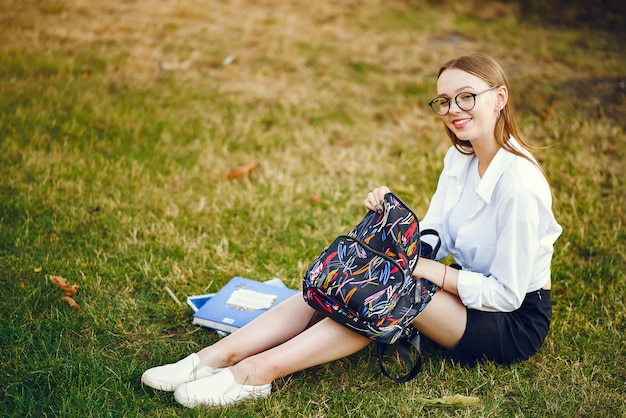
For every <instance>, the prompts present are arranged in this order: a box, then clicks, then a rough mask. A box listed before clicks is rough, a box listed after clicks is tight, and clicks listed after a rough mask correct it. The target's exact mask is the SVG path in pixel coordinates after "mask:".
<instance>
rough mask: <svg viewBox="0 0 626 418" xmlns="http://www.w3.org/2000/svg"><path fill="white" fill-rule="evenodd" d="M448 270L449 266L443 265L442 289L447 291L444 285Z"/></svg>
mask: <svg viewBox="0 0 626 418" xmlns="http://www.w3.org/2000/svg"><path fill="white" fill-rule="evenodd" d="M447 272H448V266H446V265H445V264H444V265H443V281H442V282H441V290H443V291H444V292H445V291H446V290H445V289H444V288H443V287H444V286H445V285H446V273H447Z"/></svg>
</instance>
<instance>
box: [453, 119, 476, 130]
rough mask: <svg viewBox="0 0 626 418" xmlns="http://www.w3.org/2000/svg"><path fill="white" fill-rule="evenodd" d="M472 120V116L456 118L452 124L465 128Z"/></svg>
mask: <svg viewBox="0 0 626 418" xmlns="http://www.w3.org/2000/svg"><path fill="white" fill-rule="evenodd" d="M471 120H472V119H471V118H464V119H455V120H453V121H452V124H453V125H454V127H455V128H463V127H464V126H465V125H467V124H468V123H469V122H470V121H471Z"/></svg>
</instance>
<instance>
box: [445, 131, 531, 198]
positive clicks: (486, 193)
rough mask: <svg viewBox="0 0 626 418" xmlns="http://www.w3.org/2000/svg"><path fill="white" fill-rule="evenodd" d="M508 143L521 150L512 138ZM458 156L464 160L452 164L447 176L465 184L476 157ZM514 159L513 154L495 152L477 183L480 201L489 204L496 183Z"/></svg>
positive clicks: (501, 151) (503, 151)
mask: <svg viewBox="0 0 626 418" xmlns="http://www.w3.org/2000/svg"><path fill="white" fill-rule="evenodd" d="M509 143H510V144H511V146H513V147H514V148H515V149H518V150H521V149H522V148H521V146H520V145H519V143H518V142H517V140H516V139H515V138H513V137H510V138H509ZM522 152H523V151H522ZM459 155H460V156H462V157H464V158H461V159H460V160H461V161H459V162H458V164H454V165H453V166H452V167H450V170H449V171H448V175H449V176H450V177H456V178H457V181H460V182H462V183H465V179H466V178H467V175H468V173H469V168H470V164H471V162H472V160H473V159H474V158H476V156H475V155H471V156H467V155H464V154H461V153H459ZM515 157H516V156H515V155H514V154H513V153H511V152H509V151H507V150H505V149H503V148H500V149H499V150H498V152H496V155H494V157H493V159H492V160H491V163H489V167H488V168H487V171H486V172H485V174H483V177H482V178H481V179H480V183H478V187H477V188H476V193H477V194H478V196H480V198H481V199H482V200H484V201H485V203H490V202H491V197H492V196H493V192H494V190H495V188H496V185H497V184H498V181H499V180H500V178H501V177H502V174H503V173H504V171H505V170H506V169H507V167H509V166H510V165H511V163H512V161H513V160H514V159H515Z"/></svg>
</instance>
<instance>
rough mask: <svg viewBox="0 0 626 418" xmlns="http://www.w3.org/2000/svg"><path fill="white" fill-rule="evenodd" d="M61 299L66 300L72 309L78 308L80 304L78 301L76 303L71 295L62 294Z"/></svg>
mask: <svg viewBox="0 0 626 418" xmlns="http://www.w3.org/2000/svg"><path fill="white" fill-rule="evenodd" d="M61 300H62V301H63V302H67V304H68V305H70V308H73V309H80V305H79V304H78V303H76V301H75V300H74V298H72V297H71V296H63V297H62V298H61Z"/></svg>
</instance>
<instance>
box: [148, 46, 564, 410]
mask: <svg viewBox="0 0 626 418" xmlns="http://www.w3.org/2000/svg"><path fill="white" fill-rule="evenodd" d="M437 91H438V93H439V94H438V96H437V97H436V98H435V99H433V100H432V101H431V102H430V106H431V108H432V110H433V111H434V112H435V113H436V114H437V115H439V116H441V118H442V120H443V123H444V125H445V128H446V132H447V134H448V136H449V137H450V139H451V140H452V143H453V146H452V147H451V148H450V149H449V151H448V153H447V154H446V156H445V158H444V168H443V172H442V174H441V176H440V178H439V183H438V186H437V190H436V192H435V195H434V196H433V198H432V201H431V203H430V206H429V208H428V211H427V213H426V215H425V217H424V219H423V221H422V222H421V224H422V225H421V226H422V228H433V229H435V230H437V231H438V232H439V234H440V236H441V238H442V245H441V248H440V250H439V253H438V254H437V259H442V258H444V257H446V256H447V255H448V254H451V255H452V256H453V257H454V260H455V261H456V263H458V267H460V269H457V268H452V267H449V266H446V265H445V264H442V263H440V262H438V261H433V260H429V259H424V258H421V259H419V261H418V263H417V266H416V268H415V271H414V273H413V274H414V276H416V277H419V278H425V279H428V280H429V281H430V282H432V283H434V284H435V285H437V286H438V289H439V290H438V291H436V293H435V294H434V295H433V297H432V299H431V300H430V302H429V303H428V305H427V306H426V307H425V309H424V310H423V311H422V312H421V313H420V314H419V315H418V316H417V317H416V319H415V321H414V326H415V327H416V328H417V329H418V330H419V332H420V333H421V334H422V335H425V336H426V337H428V338H429V339H431V340H432V341H434V342H436V343H438V344H440V345H441V346H443V347H445V348H447V349H449V350H451V355H452V358H453V359H454V360H456V361H458V362H460V363H461V364H469V365H471V364H474V363H476V362H477V361H480V360H483V359H487V360H491V361H494V362H497V363H502V364H508V363H513V362H516V361H520V360H524V359H527V358H529V357H530V356H532V355H533V354H535V353H536V352H537V350H539V348H540V346H541V345H542V343H543V341H544V339H545V337H546V334H547V333H548V329H549V327H550V317H551V312H552V304H551V300H550V284H551V281H550V263H551V259H552V254H553V244H554V242H555V241H556V239H557V238H558V236H559V235H560V233H561V227H560V226H559V224H558V223H557V222H556V220H555V218H554V215H553V213H552V210H551V205H552V195H551V192H550V188H549V186H548V182H547V181H546V178H545V177H544V174H543V171H542V169H541V168H540V166H539V165H538V163H537V162H536V161H535V159H534V158H533V157H532V155H531V154H530V152H529V146H528V145H526V144H525V143H524V141H523V140H522V138H521V136H520V135H519V133H518V128H517V124H516V122H515V119H514V111H513V106H512V104H511V101H510V99H509V84H508V81H507V78H506V76H505V74H504V72H503V70H502V68H501V67H500V65H499V64H498V63H497V62H495V61H494V60H493V59H492V58H490V57H488V56H486V55H484V54H480V53H476V54H470V55H466V56H461V57H458V58H456V59H453V60H451V61H449V62H447V63H446V64H444V66H443V67H441V69H440V70H439V77H438V80H437ZM387 192H389V189H388V188H387V187H385V186H383V187H379V188H376V189H375V190H373V191H372V192H370V193H369V194H368V195H367V198H366V199H365V207H366V208H367V209H369V210H379V207H378V205H379V203H380V202H381V201H382V199H383V196H384V195H385V194H386V193H387ZM315 313H316V311H315V310H313V309H312V308H311V307H309V305H308V304H307V303H306V302H305V300H304V299H303V297H302V296H299V295H296V296H293V297H291V298H290V299H288V300H286V301H285V302H283V303H282V304H280V305H279V306H277V307H276V308H274V309H272V310H270V311H268V312H267V313H265V314H263V315H261V316H260V317H258V318H257V319H256V320H254V321H253V322H251V323H249V324H248V325H246V326H245V327H243V328H241V329H240V330H238V331H237V332H235V333H233V334H231V335H229V336H227V337H226V338H224V339H221V340H220V341H218V342H217V343H215V344H213V345H211V346H209V347H206V348H204V349H202V350H201V351H200V352H198V353H194V354H191V355H189V356H188V357H186V358H184V359H182V360H180V361H178V362H177V363H174V364H168V365H165V366H159V367H154V368H152V369H149V370H147V371H146V372H145V373H144V374H143V376H142V378H141V381H142V382H143V383H144V384H146V385H148V386H150V387H153V388H156V389H161V390H166V391H175V392H174V397H175V399H176V400H177V401H178V402H179V403H181V404H183V405H185V406H187V407H193V406H196V405H200V404H206V405H225V404H230V403H234V402H238V401H242V400H244V399H246V398H249V397H260V396H267V395H269V394H270V392H271V385H272V381H273V380H274V379H277V378H279V377H283V376H286V375H289V374H291V373H294V372H297V371H299V370H303V369H306V368H309V367H312V366H316V365H319V364H323V363H326V362H330V361H333V360H336V359H340V358H343V357H346V356H348V355H351V354H353V353H355V352H357V351H359V350H361V349H362V348H364V347H365V346H367V345H368V344H369V343H370V340H369V339H367V338H365V337H363V336H360V335H358V334H356V333H354V332H352V331H350V330H349V329H347V328H344V327H343V326H342V325H339V324H338V323H336V322H334V321H332V320H331V319H328V318H324V319H321V320H317V321H314V320H313V318H315V317H316V315H315ZM277 324H280V325H277Z"/></svg>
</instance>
